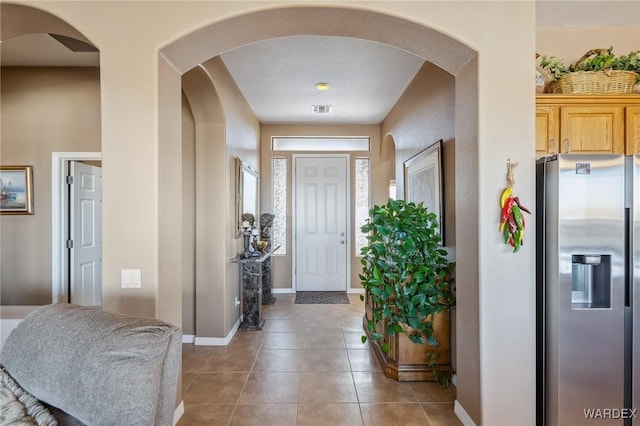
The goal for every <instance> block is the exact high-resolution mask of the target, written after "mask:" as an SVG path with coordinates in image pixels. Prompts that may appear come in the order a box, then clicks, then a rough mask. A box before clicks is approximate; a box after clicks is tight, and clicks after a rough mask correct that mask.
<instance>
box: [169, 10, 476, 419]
mask: <svg viewBox="0 0 640 426" xmlns="http://www.w3.org/2000/svg"><path fill="white" fill-rule="evenodd" d="M247 29H250V30H247ZM293 35H328V36H342V37H355V38H361V39H365V40H371V41H376V42H380V43H385V44H388V45H390V46H393V47H396V48H399V49H404V50H406V51H408V52H410V53H412V54H414V55H416V56H419V57H421V58H423V59H424V60H425V61H428V62H431V63H433V64H436V65H437V66H439V67H440V68H442V69H444V70H445V71H447V72H448V73H450V74H451V75H452V76H454V78H455V80H456V93H455V142H456V145H457V146H460V147H464V149H456V151H455V163H456V179H455V181H456V185H457V186H456V190H455V192H456V194H455V198H456V201H458V200H460V201H461V202H459V203H456V206H460V207H456V212H455V214H456V224H457V226H456V231H455V232H456V234H461V235H464V236H465V238H457V240H458V241H463V240H464V241H466V242H468V243H469V244H465V247H464V249H460V250H458V251H457V262H458V269H457V285H458V289H457V290H458V292H457V295H458V300H459V303H460V304H461V305H464V306H466V307H467V308H470V309H466V310H465V311H464V312H461V313H460V314H459V315H458V332H459V335H464V336H465V341H464V342H459V344H458V345H457V347H458V350H459V351H463V352H465V353H467V354H473V355H471V356H468V357H465V361H466V362H465V363H464V365H460V366H459V369H458V373H459V377H460V378H459V384H461V385H462V384H464V386H463V387H464V389H465V393H466V395H465V398H470V399H471V400H472V401H473V402H472V403H471V404H470V405H471V406H472V407H471V408H472V409H473V410H474V411H475V408H476V407H475V404H479V403H478V402H477V401H479V400H480V397H479V395H480V378H479V373H478V372H479V371H480V368H479V353H480V349H479V343H478V334H479V332H478V317H477V311H478V299H479V297H478V286H477V284H476V283H477V277H478V275H479V274H478V264H479V262H478V244H477V239H476V238H477V235H478V214H477V213H478V189H477V187H475V186H473V185H465V186H462V185H458V182H473V181H476V182H477V177H478V161H477V159H478V146H477V139H478V138H477V134H478V128H477V114H478V105H477V60H476V52H475V51H474V50H473V49H471V48H469V47H468V46H466V45H464V44H462V43H460V42H459V41H457V40H455V39H453V38H451V37H449V36H448V35H445V34H443V33H439V32H438V31H435V30H433V29H431V28H427V27H425V26H422V25H418V24H415V23H412V22H408V21H407V20H403V19H399V18H395V17H391V16H389V15H384V14H381V13H376V12H372V11H366V10H355V9H347V8H320V7H291V8H282V9H274V10H266V11H259V12H254V13H249V14H246V15H241V16H237V17H233V18H230V19H227V20H224V21H221V22H217V23H213V24H211V25H208V26H206V27H203V28H201V29H199V30H196V31H194V32H192V33H190V34H188V35H186V36H184V37H182V38H180V39H178V40H176V41H174V42H172V43H170V44H169V45H166V46H165V47H164V48H162V49H161V50H160V60H161V62H162V63H163V64H165V65H161V72H160V85H159V87H160V92H161V96H160V98H161V99H164V98H165V96H164V95H162V92H164V91H165V90H167V91H171V90H175V87H176V86H177V85H176V82H178V81H179V79H180V75H181V74H183V73H185V72H188V71H189V70H191V69H192V68H193V67H195V66H197V65H199V64H200V63H202V62H204V61H206V60H208V59H209V58H213V57H215V56H217V55H219V54H221V53H223V52H225V51H228V50H231V49H234V48H237V47H240V46H243V45H245V44H248V43H253V42H256V41H260V40H265V39H269V38H276V37H285V36H293ZM178 86H179V85H178ZM168 97H171V96H168ZM173 98H174V99H176V97H175V96H173ZM165 107H167V108H169V107H168V106H162V105H161V109H164V108H165ZM163 129H166V130H167V131H168V132H171V131H172V130H171V125H170V123H168V122H164V123H161V124H160V133H161V138H162V133H163ZM161 149H162V148H161ZM458 173H460V174H461V175H462V176H461V177H460V178H459V179H458V176H457V175H458ZM474 206H475V207H474ZM459 208H464V209H465V211H464V213H463V212H461V211H459V210H458V209H459ZM473 209H475V211H473ZM161 228H162V227H161ZM469 236H475V237H473V239H476V240H475V241H470V238H469ZM474 242H475V244H474ZM219 267H220V268H224V265H220V266H219ZM161 279H162V278H161ZM227 285H228V286H233V285H235V283H231V282H227ZM160 298H162V295H160ZM212 302H213V303H214V306H211V308H212V309H219V310H220V311H221V312H226V313H227V314H225V315H224V317H225V318H229V317H232V316H233V315H232V312H231V310H232V308H231V306H232V304H231V303H230V300H229V298H228V297H226V295H225V296H223V297H221V298H220V300H216V301H212ZM231 326H232V323H227V324H225V326H224V328H225V329H226V330H225V333H226V331H227V330H229V329H230V327H231ZM467 361H468V362H467ZM475 414H476V416H478V414H477V412H476V413H475Z"/></svg>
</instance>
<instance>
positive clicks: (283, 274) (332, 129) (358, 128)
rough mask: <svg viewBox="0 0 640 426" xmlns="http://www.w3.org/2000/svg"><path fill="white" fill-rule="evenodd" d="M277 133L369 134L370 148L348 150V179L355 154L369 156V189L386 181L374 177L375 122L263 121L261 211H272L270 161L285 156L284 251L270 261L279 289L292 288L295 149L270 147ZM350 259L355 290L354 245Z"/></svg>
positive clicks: (380, 190) (377, 189)
mask: <svg viewBox="0 0 640 426" xmlns="http://www.w3.org/2000/svg"><path fill="white" fill-rule="evenodd" d="M276 136H368V137H369V138H370V140H371V149H370V151H368V152H366V151H362V152H351V153H350V156H351V159H350V165H349V167H350V170H351V177H350V181H351V182H354V179H355V175H354V170H355V159H356V158H370V160H371V170H372V174H371V192H372V194H378V196H380V195H379V194H381V193H387V192H388V189H387V186H386V185H388V182H387V183H385V182H384V181H383V180H382V181H381V180H380V179H377V177H376V175H375V170H376V168H377V167H378V164H379V163H380V161H381V160H380V126H377V125H355V126H349V125H331V126H326V125H276V124H264V125H262V142H261V158H262V169H261V176H260V177H261V180H260V187H261V203H262V204H261V207H260V208H261V212H263V213H264V212H271V211H272V207H271V206H272V200H271V194H272V176H271V162H272V159H273V158H274V157H278V158H286V159H287V168H288V169H287V178H288V182H287V254H286V255H281V256H274V257H273V259H272V261H271V265H272V275H273V288H275V289H278V290H287V291H289V290H290V291H293V290H292V288H293V287H292V286H293V284H292V282H291V279H292V265H291V262H292V252H293V242H292V241H293V240H292V235H293V234H292V231H291V230H292V208H293V207H292V202H291V199H292V197H291V194H292V191H293V180H292V178H293V173H292V166H293V162H292V154H296V153H295V152H290V151H273V150H272V149H271V138H272V137H276ZM317 153H318V152H305V154H317ZM298 154H300V153H298ZM354 191H355V190H354V185H352V186H351V195H350V197H351V205H352V206H353V203H354V200H355V192H354ZM354 211H355V209H353V208H352V209H351V212H350V219H349V220H350V228H351V236H350V240H351V241H352V242H353V241H355V232H356V230H357V229H356V225H355V216H354ZM349 262H350V270H351V273H350V278H349V286H348V287H349V288H350V289H352V290H354V291H360V290H362V286H361V285H360V280H359V278H358V274H359V273H360V271H361V270H362V265H361V264H360V257H358V256H356V253H355V251H354V248H353V245H352V246H351V251H350V253H349Z"/></svg>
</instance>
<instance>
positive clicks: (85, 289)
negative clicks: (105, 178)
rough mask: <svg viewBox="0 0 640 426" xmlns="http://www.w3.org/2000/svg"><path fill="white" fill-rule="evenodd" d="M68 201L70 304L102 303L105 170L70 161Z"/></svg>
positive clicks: (95, 304) (96, 304) (94, 304)
mask: <svg viewBox="0 0 640 426" xmlns="http://www.w3.org/2000/svg"><path fill="white" fill-rule="evenodd" d="M70 176H71V177H72V178H73V181H72V183H71V187H70V192H69V195H70V199H69V204H70V205H69V234H70V235H69V239H70V241H71V243H70V244H69V246H70V255H69V260H70V267H69V286H70V289H69V294H70V295H71V300H70V301H71V303H76V304H78V305H87V306H99V305H101V304H102V284H101V276H102V223H101V222H102V169H101V168H100V167H96V166H92V165H89V164H85V163H80V162H78V161H71V162H70Z"/></svg>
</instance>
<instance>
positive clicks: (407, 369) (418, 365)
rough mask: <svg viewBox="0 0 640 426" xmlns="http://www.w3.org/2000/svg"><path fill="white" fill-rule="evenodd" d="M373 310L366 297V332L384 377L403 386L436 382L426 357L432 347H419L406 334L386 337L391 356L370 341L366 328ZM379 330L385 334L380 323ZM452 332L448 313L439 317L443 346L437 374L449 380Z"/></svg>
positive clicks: (436, 324) (437, 332)
mask: <svg viewBox="0 0 640 426" xmlns="http://www.w3.org/2000/svg"><path fill="white" fill-rule="evenodd" d="M371 307H372V301H371V298H370V296H369V294H367V295H366V299H365V316H364V318H363V325H364V330H365V333H366V334H367V338H368V340H369V344H370V345H371V347H372V348H373V350H374V352H375V354H376V357H377V358H378V361H379V362H380V365H381V367H382V371H383V372H384V374H385V376H387V377H390V378H392V379H394V380H398V381H400V382H414V381H436V378H434V377H433V371H432V369H431V367H430V366H429V360H428V357H427V353H429V352H431V351H433V347H432V346H430V345H428V344H426V343H424V344H422V345H417V344H415V343H413V342H412V341H411V340H409V338H408V337H407V335H406V334H405V333H397V334H395V335H394V336H385V340H384V341H385V342H386V343H388V344H389V346H390V347H391V350H390V351H389V353H387V352H384V351H383V350H382V348H381V347H380V343H379V342H377V341H376V340H374V339H373V338H372V337H371V333H370V331H369V329H368V327H367V321H368V320H370V319H371V318H372V315H371ZM376 328H377V331H378V333H381V334H382V333H384V324H380V323H379V324H377V327H376ZM449 328H450V321H449V312H441V313H440V314H438V315H436V317H435V322H434V324H433V329H434V330H435V335H436V338H437V339H438V342H440V348H438V350H437V352H438V353H439V354H440V356H439V358H438V367H437V370H438V372H440V373H443V374H445V375H447V376H449V375H451V349H450V340H451V338H450V332H449Z"/></svg>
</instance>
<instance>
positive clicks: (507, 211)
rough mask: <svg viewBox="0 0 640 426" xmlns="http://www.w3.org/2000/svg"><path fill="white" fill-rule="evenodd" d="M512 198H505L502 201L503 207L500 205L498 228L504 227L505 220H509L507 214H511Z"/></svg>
mask: <svg viewBox="0 0 640 426" xmlns="http://www.w3.org/2000/svg"><path fill="white" fill-rule="evenodd" d="M513 202H514V201H513V198H511V197H509V198H507V201H506V202H505V203H504V207H502V219H501V220H500V230H502V229H504V226H505V224H506V223H507V220H509V215H510V214H511V208H512V207H513Z"/></svg>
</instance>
